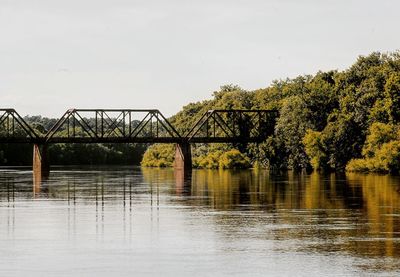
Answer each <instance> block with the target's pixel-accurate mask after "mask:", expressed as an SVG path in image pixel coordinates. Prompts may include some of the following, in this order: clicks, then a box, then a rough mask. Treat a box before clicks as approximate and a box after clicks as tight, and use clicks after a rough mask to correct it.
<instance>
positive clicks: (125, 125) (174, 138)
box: [0, 109, 278, 144]
mask: <svg viewBox="0 0 400 277" xmlns="http://www.w3.org/2000/svg"><path fill="white" fill-rule="evenodd" d="M277 116H278V112H277V111H275V110H209V111H207V112H206V113H204V114H203V115H202V116H201V117H200V118H199V120H198V121H197V122H195V123H194V125H193V127H192V128H191V129H190V130H189V132H186V133H182V132H178V130H177V129H176V128H175V127H174V126H173V125H172V124H171V123H170V122H169V121H168V119H167V118H166V117H165V116H164V115H163V114H162V113H161V112H160V111H159V110H130V109H120V110H119V109H118V110H117V109H70V110H68V111H66V112H65V113H64V114H63V116H62V117H61V118H60V119H58V121H57V122H56V123H55V124H54V125H53V126H52V127H51V128H49V130H42V132H39V131H38V128H35V126H34V125H33V123H30V122H28V121H27V120H25V119H24V118H23V117H21V116H20V115H19V114H18V112H17V111H15V110H14V109H0V143H33V144H50V143H217V142H220V143H250V142H262V141H264V140H265V139H266V138H267V137H268V136H270V135H272V134H273V131H274V126H275V121H276V118H277Z"/></svg>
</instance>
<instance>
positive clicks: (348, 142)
mask: <svg viewBox="0 0 400 277" xmlns="http://www.w3.org/2000/svg"><path fill="white" fill-rule="evenodd" d="M231 108H235V109H278V110H279V111H280V116H279V118H278V121H277V124H276V126H275V134H274V136H271V137H270V138H268V139H267V140H266V141H265V142H263V143H261V144H258V145H255V144H249V145H247V146H246V147H244V148H243V147H238V146H236V145H218V146H207V145H196V146H195V147H194V151H193V152H194V156H195V158H194V160H195V165H196V166H199V167H207V168H214V167H226V166H225V165H221V163H220V161H221V156H222V155H223V154H224V153H226V152H228V151H235V150H233V149H240V150H241V152H242V153H241V156H240V157H238V156H235V158H233V159H239V160H241V161H243V159H245V160H246V161H249V162H250V161H251V163H253V164H254V163H257V164H261V165H264V166H266V167H269V168H276V169H285V168H291V169H295V170H301V169H307V168H314V169H317V170H344V169H345V168H346V166H347V169H349V170H373V171H385V172H388V171H390V172H397V171H398V170H399V168H400V160H399V157H400V154H399V151H400V150H399V149H400V147H399V144H400V141H399V140H398V138H399V133H398V131H397V130H398V128H399V126H400V122H399V121H400V53H399V52H395V53H389V54H381V53H372V54H370V55H369V56H361V57H359V58H358V59H357V61H356V62H355V63H354V64H353V65H352V66H351V67H350V68H349V69H347V70H344V71H337V70H333V71H328V72H318V73H316V74H315V75H313V76H311V75H306V76H299V77H297V78H294V79H286V80H279V81H275V82H273V83H272V84H271V86H269V87H267V88H264V89H258V90H255V91H245V90H243V89H242V88H240V87H238V86H233V85H228V86H223V87H221V90H220V91H217V92H214V94H213V98H212V99H210V100H206V101H202V102H197V103H191V104H189V105H187V106H185V107H183V109H182V110H181V111H180V112H179V113H177V114H176V115H174V116H173V117H172V118H171V122H172V124H174V126H176V128H177V129H178V130H179V131H180V132H181V133H185V132H187V131H188V130H189V129H190V127H191V126H193V124H194V122H195V121H197V120H198V119H199V116H201V115H202V114H203V113H204V112H206V111H207V110H209V109H231ZM386 129H390V131H386ZM154 152H158V151H157V148H150V149H149V150H148V153H146V155H149V156H150V155H152V156H153V157H154V159H159V157H160V156H159V155H162V156H163V159H164V160H167V161H171V156H168V155H173V151H170V152H163V153H161V152H160V153H154ZM150 153H151V154H150ZM168 153H169V154H168ZM150 160H151V158H150ZM150 160H149V159H147V160H146V163H144V164H149V163H150ZM349 162H350V163H349ZM169 164H170V163H167V164H165V163H163V165H169ZM227 164H228V165H231V163H227ZM244 164H246V163H244Z"/></svg>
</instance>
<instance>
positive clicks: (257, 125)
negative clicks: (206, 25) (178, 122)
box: [0, 108, 278, 182]
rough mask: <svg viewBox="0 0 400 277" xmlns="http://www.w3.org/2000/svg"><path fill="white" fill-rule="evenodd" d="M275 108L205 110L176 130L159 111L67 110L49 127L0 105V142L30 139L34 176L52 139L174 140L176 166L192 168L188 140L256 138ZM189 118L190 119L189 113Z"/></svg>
mask: <svg viewBox="0 0 400 277" xmlns="http://www.w3.org/2000/svg"><path fill="white" fill-rule="evenodd" d="M277 117H278V112H277V111H275V110H209V111H207V112H206V113H204V114H203V115H202V116H201V117H200V118H199V120H198V121H196V122H194V124H193V126H192V128H191V129H190V130H189V131H188V132H186V133H183V132H182V131H181V132H179V131H178V130H177V129H176V128H175V127H174V126H173V125H172V124H171V123H170V122H169V121H168V119H167V118H166V117H165V116H164V115H163V114H162V113H160V111H159V110H129V109H121V110H119V109H118V110H117V109H70V110H68V111H66V112H65V113H64V115H63V116H62V117H61V118H60V119H58V120H57V121H56V122H55V123H54V125H53V126H51V127H49V129H48V130H45V129H43V126H34V124H35V123H34V122H28V118H25V119H24V118H23V117H21V116H20V115H19V114H18V112H16V111H15V110H14V109H1V108H0V144H4V143H29V144H33V173H34V180H36V181H38V182H40V180H41V179H42V177H46V176H48V174H49V172H50V163H49V161H48V155H47V145H49V144H53V143H174V144H176V151H175V162H174V167H175V168H176V169H184V170H186V169H190V168H191V167H192V155H191V147H190V145H191V144H192V143H237V144H242V145H243V144H246V143H252V142H253V143H258V142H262V141H264V140H265V139H266V138H267V137H269V136H271V135H273V133H274V127H275V122H276V119H277ZM188 120H193V118H188Z"/></svg>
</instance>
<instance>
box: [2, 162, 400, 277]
mask: <svg viewBox="0 0 400 277" xmlns="http://www.w3.org/2000/svg"><path fill="white" fill-rule="evenodd" d="M30 174H31V173H30V172H25V171H0V237H3V239H2V240H1V242H3V244H4V245H3V246H4V247H2V248H3V249H8V250H9V251H14V250H15V249H18V247H19V248H22V249H24V247H26V249H25V250H26V251H27V252H29V253H30V252H34V253H35V251H36V250H34V249H36V248H34V247H36V245H39V244H40V245H42V248H44V249H42V250H41V251H42V252H44V255H46V253H47V254H48V255H50V256H49V257H52V256H51V255H52V254H51V253H53V252H54V251H56V252H57V251H58V252H60V253H59V255H60V259H66V264H68V265H69V267H68V270H69V268H70V267H71V264H69V263H68V261H69V260H68V259H73V255H78V256H79V255H83V256H82V257H81V258H82V261H84V263H85V264H86V267H87V268H91V269H92V270H93V268H97V267H98V266H99V268H104V267H106V268H107V265H108V269H109V270H111V271H112V272H114V273H115V272H119V273H121V272H125V273H126V274H127V273H129V271H130V270H133V267H132V268H131V264H130V263H123V260H124V259H129V257H135V258H136V259H138V260H140V261H141V262H140V263H139V264H136V267H135V269H136V270H139V272H141V273H153V274H155V273H159V271H158V270H161V268H163V269H164V271H163V273H165V274H166V275H168V274H170V275H174V274H176V273H179V272H181V271H179V270H178V268H179V269H181V266H182V265H184V266H185V267H186V268H187V271H185V272H186V273H197V274H200V273H201V272H203V273H206V272H207V271H206V270H210V269H211V268H212V267H213V266H214V265H215V267H214V268H212V269H213V270H214V271H215V272H217V273H218V272H219V273H221V274H227V275H228V273H229V274H231V273H235V272H238V270H239V269H237V268H235V264H236V263H237V261H238V260H240V261H243V262H244V261H247V263H244V264H243V270H246V271H244V272H242V273H247V274H245V275H252V276H254V275H260V276H263V275H265V272H266V271H264V270H268V272H269V273H271V274H272V275H285V274H296V272H297V271H296V267H297V268H299V267H302V266H308V267H309V269H310V270H311V272H310V273H309V275H315V276H318V275H319V274H332V275H336V274H348V273H355V272H359V273H360V272H364V273H371V274H383V275H387V274H391V275H395V274H396V273H399V271H400V268H399V266H400V263H399V257H400V245H399V243H400V185H399V184H400V182H399V180H400V179H399V177H394V176H379V175H359V174H346V175H335V174H331V175H320V174H317V173H313V174H311V175H305V174H294V173H292V172H287V173H284V174H281V175H277V174H271V173H269V172H267V171H256V170H244V171H228V170H194V171H193V172H189V173H188V172H183V171H175V172H174V171H173V170H170V169H146V168H144V169H139V168H136V169H134V170H132V169H119V170H79V171H77V170H66V171H62V170H59V171H54V172H52V174H51V176H50V177H49V178H48V179H47V180H42V181H41V182H39V183H37V182H33V181H32V177H31V175H30ZM32 187H33V190H32ZM28 230H29V231H28ZM32 230H33V231H32ZM27 239H29V240H28V241H29V242H30V243H28V244H27V245H26V241H27ZM49 239H51V242H52V243H50V244H49ZM36 243H37V244H36ZM16 247H17V248H16ZM74 247H77V248H76V249H75V248H74ZM78 249H79V250H78ZM80 249H85V251H83V253H82V251H81V250H80ZM96 249H97V250H96ZM104 249H107V252H105V253H102V252H101V251H102V250H104ZM46 251H47V252H46ZM120 251H122V252H120ZM58 252H57V253H58ZM71 253H73V255H72V256H71ZM87 253H91V255H87ZM122 253H124V254H122ZM19 255H22V256H23V254H19ZM102 255H104V256H102ZM17 256H18V255H17ZM0 257H1V259H0V260H3V261H4V262H0V275H2V274H1V273H2V270H3V268H6V269H7V270H8V271H7V270H6V271H3V273H4V272H8V273H10V272H11V273H12V272H14V271H15V272H17V271H16V270H15V268H10V267H9V265H10V264H12V262H14V263H15V260H13V257H14V256H12V255H8V254H6V252H0ZM105 257H107V261H108V262H109V263H110V261H113V262H112V263H111V264H107V263H106V264H102V263H100V262H99V261H100V260H102V259H103V258H105ZM171 257H173V258H171ZM20 259H23V258H21V257H20ZM192 259H193V260H192ZM154 260H156V261H157V263H160V268H158V267H153V266H151V265H152V261H153V262H154ZM276 260H278V261H280V260H282V261H283V260H284V261H285V263H282V264H280V263H279V262H278V263H277V264H275V263H276ZM7 261H8V262H9V263H7ZM29 261H30V259H29V258H25V260H24V262H26V263H29ZM103 262H105V260H104V261H103ZM271 262H272V263H273V264H275V267H273V268H271V267H270V265H271ZM221 264H224V265H225V266H227V265H228V268H220V266H221ZM280 265H281V266H280ZM288 265H291V266H292V268H291V267H290V266H288ZM317 265H318V266H317ZM58 266H60V265H59V264H58ZM72 267H73V268H74V266H72ZM170 267H171V268H170ZM56 268H57V267H56ZM87 268H83V269H82V268H79V267H78V268H75V270H76V272H75V273H77V274H78V275H79V274H84V272H85V270H87ZM39 269H41V268H39ZM13 270H14V271H13ZM60 270H61V271H60V272H65V271H62V269H60ZM68 270H67V269H66V272H69V271H68ZM81 270H83V271H81ZM113 270H114V271H113ZM115 270H116V271H115ZM291 270H295V271H291ZM106 271H107V270H106ZM106 271H102V270H100V269H99V270H98V272H97V275H107V274H106V273H105V272H106ZM15 272H14V273H15ZM38 272H40V271H38ZM60 272H59V273H60ZM135 272H138V271H135ZM312 272H315V274H312ZM19 273H21V272H19ZM317 273H318V274H317ZM17 275H18V274H17ZM119 275H121V274H119ZM200 275H201V274H200Z"/></svg>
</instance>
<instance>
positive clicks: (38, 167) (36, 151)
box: [32, 144, 50, 185]
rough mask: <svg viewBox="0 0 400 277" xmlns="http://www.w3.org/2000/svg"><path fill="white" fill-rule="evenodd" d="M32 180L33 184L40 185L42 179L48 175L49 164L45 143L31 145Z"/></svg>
mask: <svg viewBox="0 0 400 277" xmlns="http://www.w3.org/2000/svg"><path fill="white" fill-rule="evenodd" d="M32 169H33V182H34V185H35V184H37V185H40V183H41V182H42V180H43V179H46V178H47V177H49V174H50V164H49V159H48V154H47V145H46V144H34V145H33V164H32Z"/></svg>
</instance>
